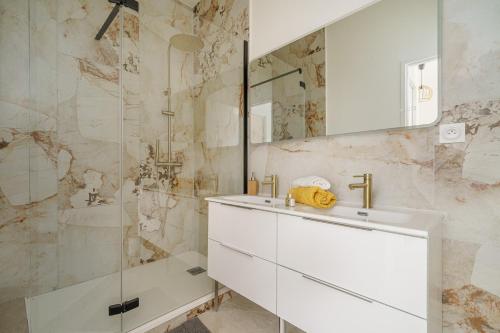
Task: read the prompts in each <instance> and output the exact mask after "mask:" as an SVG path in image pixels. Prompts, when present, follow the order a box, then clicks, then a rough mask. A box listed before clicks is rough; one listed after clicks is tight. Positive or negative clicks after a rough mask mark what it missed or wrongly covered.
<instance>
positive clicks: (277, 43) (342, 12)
mask: <svg viewBox="0 0 500 333" xmlns="http://www.w3.org/2000/svg"><path fill="white" fill-rule="evenodd" d="M377 1H378V0H250V60H252V59H255V58H258V57H260V56H262V55H264V54H266V53H269V52H271V51H273V50H275V49H278V48H280V47H281V46H284V45H286V44H288V43H290V42H292V41H294V40H296V39H298V38H300V37H302V36H305V35H307V34H308V33H311V32H313V31H315V30H317V29H319V28H321V27H323V26H325V25H326V24H328V23H331V22H334V21H337V20H339V19H341V18H343V17H345V16H348V15H350V14H352V13H353V12H355V11H357V10H359V9H360V8H363V7H365V6H367V5H370V4H373V3H375V2H377Z"/></svg>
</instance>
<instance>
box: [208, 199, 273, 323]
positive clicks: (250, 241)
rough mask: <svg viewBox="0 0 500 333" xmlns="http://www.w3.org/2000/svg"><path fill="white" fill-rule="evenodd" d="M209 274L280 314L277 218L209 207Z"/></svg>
mask: <svg viewBox="0 0 500 333" xmlns="http://www.w3.org/2000/svg"><path fill="white" fill-rule="evenodd" d="M208 216H209V218H208V220H209V224H208V275H209V276H210V277H211V278H212V279H214V280H216V281H219V282H221V283H222V284H224V285H225V286H227V287H229V288H231V289H233V290H234V291H236V292H238V293H240V294H241V295H243V296H245V297H246V298H248V299H250V300H252V301H253V302H255V303H256V304H258V305H260V306H262V307H263V308H265V309H266V310H268V311H271V312H272V313H276V268H277V267H276V228H277V215H276V214H274V213H269V212H264V211H260V210H255V209H248V208H241V207H235V206H230V205H224V204H219V203H210V204H209V215H208Z"/></svg>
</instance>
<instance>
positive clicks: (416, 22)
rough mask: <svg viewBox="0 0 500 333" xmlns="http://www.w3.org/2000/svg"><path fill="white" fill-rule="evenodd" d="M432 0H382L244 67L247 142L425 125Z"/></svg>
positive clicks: (432, 100)
mask: <svg viewBox="0 0 500 333" xmlns="http://www.w3.org/2000/svg"><path fill="white" fill-rule="evenodd" d="M438 13H439V0H419V1H413V0H381V1H378V2H376V3H375V4H373V5H371V6H369V7H366V8H364V9H362V10H360V11H358V12H356V13H354V14H352V15H350V16H348V17H346V18H344V19H342V20H340V21H337V22H334V23H332V24H330V25H329V26H327V27H325V28H324V29H321V30H319V31H316V32H314V33H312V34H309V35H307V36H305V37H303V38H301V39H299V40H297V41H295V42H293V43H291V44H289V45H287V46H285V47H282V48H280V49H278V50H276V51H274V52H272V53H270V54H268V55H266V56H263V57H261V58H259V59H256V60H254V61H252V62H251V64H250V87H249V90H250V91H249V96H250V133H251V135H250V136H251V138H250V139H251V142H252V143H260V142H273V141H280V140H288V139H299V138H307V137H316V136H324V135H334V134H343V133H355V132H361V131H371V130H382V129H391V128H401V127H415V126H425V125H431V124H433V123H434V122H436V121H437V120H438V118H439V115H440V110H439V106H440V105H439V62H438V59H439V54H438V51H439V50H438V36H439V34H438V33H439V29H438V23H439V16H438Z"/></svg>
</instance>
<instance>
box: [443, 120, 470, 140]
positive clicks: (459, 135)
mask: <svg viewBox="0 0 500 333" xmlns="http://www.w3.org/2000/svg"><path fill="white" fill-rule="evenodd" d="M456 142H465V123H456V124H444V125H440V126H439V143H456Z"/></svg>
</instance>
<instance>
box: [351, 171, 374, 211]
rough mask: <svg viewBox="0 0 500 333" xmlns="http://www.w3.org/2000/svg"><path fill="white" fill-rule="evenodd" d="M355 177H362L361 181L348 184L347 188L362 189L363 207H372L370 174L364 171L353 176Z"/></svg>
mask: <svg viewBox="0 0 500 333" xmlns="http://www.w3.org/2000/svg"><path fill="white" fill-rule="evenodd" d="M353 177H355V178H363V182H362V183H355V184H349V189H350V190H354V189H356V188H362V189H363V208H372V207H373V204H372V184H373V183H372V178H373V177H372V174H371V173H365V174H363V175H360V176H353Z"/></svg>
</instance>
